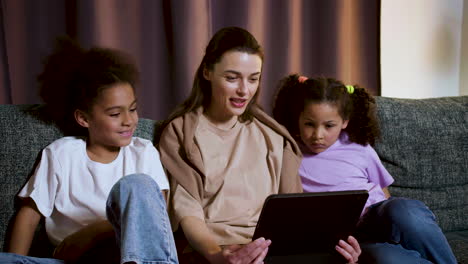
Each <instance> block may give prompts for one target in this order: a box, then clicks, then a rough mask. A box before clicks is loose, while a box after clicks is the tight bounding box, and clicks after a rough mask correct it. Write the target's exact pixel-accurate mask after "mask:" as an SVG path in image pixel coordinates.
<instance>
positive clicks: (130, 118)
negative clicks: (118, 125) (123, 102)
mask: <svg viewBox="0 0 468 264" xmlns="http://www.w3.org/2000/svg"><path fill="white" fill-rule="evenodd" d="M134 122H135V117H134V115H133V114H132V113H129V112H125V113H124V114H123V115H122V125H124V126H131V125H133V123H134Z"/></svg>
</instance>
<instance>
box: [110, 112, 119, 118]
mask: <svg viewBox="0 0 468 264" xmlns="http://www.w3.org/2000/svg"><path fill="white" fill-rule="evenodd" d="M109 115H110V116H111V117H118V116H119V115H120V113H112V114H109Z"/></svg>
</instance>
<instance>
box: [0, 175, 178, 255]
mask: <svg viewBox="0 0 468 264" xmlns="http://www.w3.org/2000/svg"><path fill="white" fill-rule="evenodd" d="M106 211H107V218H108V219H109V221H110V222H111V223H112V225H113V227H114V230H115V234H116V241H117V242H119V243H118V244H119V246H120V255H121V263H122V262H135V263H137V264H146V263H152V264H156V263H164V264H174V263H176V264H177V263H179V262H178V260H177V252H176V247H175V243H174V237H173V235H172V229H171V226H170V223H169V217H168V215H167V211H166V202H165V200H164V198H163V196H162V194H161V191H160V189H159V186H158V184H157V183H156V182H155V181H154V180H153V179H152V178H151V177H149V176H147V175H143V174H133V175H128V176H125V177H123V178H122V179H120V180H119V181H118V182H117V183H116V184H115V185H114V186H113V187H112V190H111V191H110V194H109V197H108V199H107V206H106ZM0 263H2V264H8V263H12V264H13V263H17V264H64V261H62V260H58V259H49V258H35V257H29V256H22V255H17V254H12V253H0Z"/></svg>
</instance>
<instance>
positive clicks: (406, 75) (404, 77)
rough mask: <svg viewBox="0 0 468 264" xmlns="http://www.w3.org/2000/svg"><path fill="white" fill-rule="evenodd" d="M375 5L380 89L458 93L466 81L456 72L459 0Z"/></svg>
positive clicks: (404, 93)
mask: <svg viewBox="0 0 468 264" xmlns="http://www.w3.org/2000/svg"><path fill="white" fill-rule="evenodd" d="M381 8H382V10H381V70H382V95H383V96H390V97H400V98H428V97H441V96H455V95H459V94H460V93H461V88H460V87H461V86H460V84H462V85H463V83H466V84H468V76H465V75H467V74H460V72H461V67H460V61H461V60H460V57H461V54H462V50H461V46H462V45H461V44H462V24H463V0H409V1H408V0H382V7H381ZM467 23H468V22H467ZM464 28H465V31H467V35H468V28H467V27H464ZM465 37H466V38H467V40H468V36H465ZM467 45H468V43H464V46H467ZM466 49H468V48H465V50H466ZM466 52H468V51H466ZM463 55H464V56H465V57H467V58H468V54H465V52H463ZM463 61H466V60H463ZM466 63H468V61H466ZM465 68H466V69H465ZM462 69H463V70H464V71H466V72H468V65H466V66H465V65H464V64H462ZM460 76H464V77H465V78H463V79H462V78H460ZM465 79H466V80H465ZM464 86H465V87H466V86H467V85H464ZM464 91H465V93H466V90H464Z"/></svg>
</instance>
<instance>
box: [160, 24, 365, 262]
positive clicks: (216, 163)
mask: <svg viewBox="0 0 468 264" xmlns="http://www.w3.org/2000/svg"><path fill="white" fill-rule="evenodd" d="M262 65H263V52H262V49H261V47H260V45H259V44H258V43H257V41H256V40H255V38H254V37H253V36H252V35H251V34H250V33H249V32H247V31H246V30H244V29H241V28H237V27H229V28H223V29H221V30H219V31H218V32H217V33H216V34H215V35H214V36H213V38H212V39H211V40H210V42H209V44H208V46H207V48H206V51H205V56H204V57H203V60H202V62H201V64H200V66H199V68H198V70H197V72H196V76H195V80H194V83H193V88H192V93H191V95H190V96H189V98H188V99H187V100H186V101H185V102H183V103H182V104H181V105H180V106H179V107H178V108H177V109H176V111H175V112H174V113H173V114H172V115H171V116H170V118H169V119H168V122H166V123H165V124H164V125H163V130H162V135H161V137H160V142H159V149H160V154H161V161H162V163H163V165H164V167H165V168H166V169H167V172H168V174H169V177H171V192H172V195H171V202H170V206H171V208H170V215H171V221H172V225H173V229H174V230H177V229H178V228H179V227H181V228H182V231H183V233H184V234H185V237H186V239H187V240H188V242H189V244H190V246H191V247H192V248H193V249H194V250H195V251H196V252H198V253H199V254H200V255H201V256H203V257H204V258H205V259H206V261H208V262H209V263H262V262H263V260H264V258H265V256H266V254H267V252H268V246H269V245H270V244H271V241H269V240H265V239H263V238H259V239H257V240H255V241H251V239H252V235H253V232H254V229H255V225H256V223H257V220H258V217H259V214H260V211H261V208H262V205H263V202H264V200H265V198H266V197H267V196H268V195H270V194H274V193H297V192H302V187H301V182H300V178H299V177H298V168H299V164H300V162H301V153H300V150H299V148H298V146H297V145H296V143H295V141H294V139H293V138H292V137H291V136H290V135H289V133H288V132H287V131H286V130H285V129H284V128H283V127H282V126H280V125H279V124H278V123H277V122H276V121H274V120H273V119H272V118H271V117H269V116H268V115H267V114H265V113H264V112H263V111H262V110H261V109H260V108H259V106H258V105H257V97H258V93H259V83H260V77H261V72H262ZM273 243H274V241H273ZM349 243H350V244H352V245H350V244H348V243H345V242H343V241H342V242H340V245H339V248H338V249H337V250H338V251H339V252H340V253H341V254H342V255H343V256H345V258H347V259H348V261H350V262H354V261H356V260H357V256H358V255H359V253H360V249H359V245H358V244H357V241H355V240H354V238H351V240H350V241H349ZM179 257H180V259H181V262H182V259H184V256H179ZM193 261H197V263H200V262H199V261H200V259H197V260H193ZM206 261H205V262H206Z"/></svg>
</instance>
